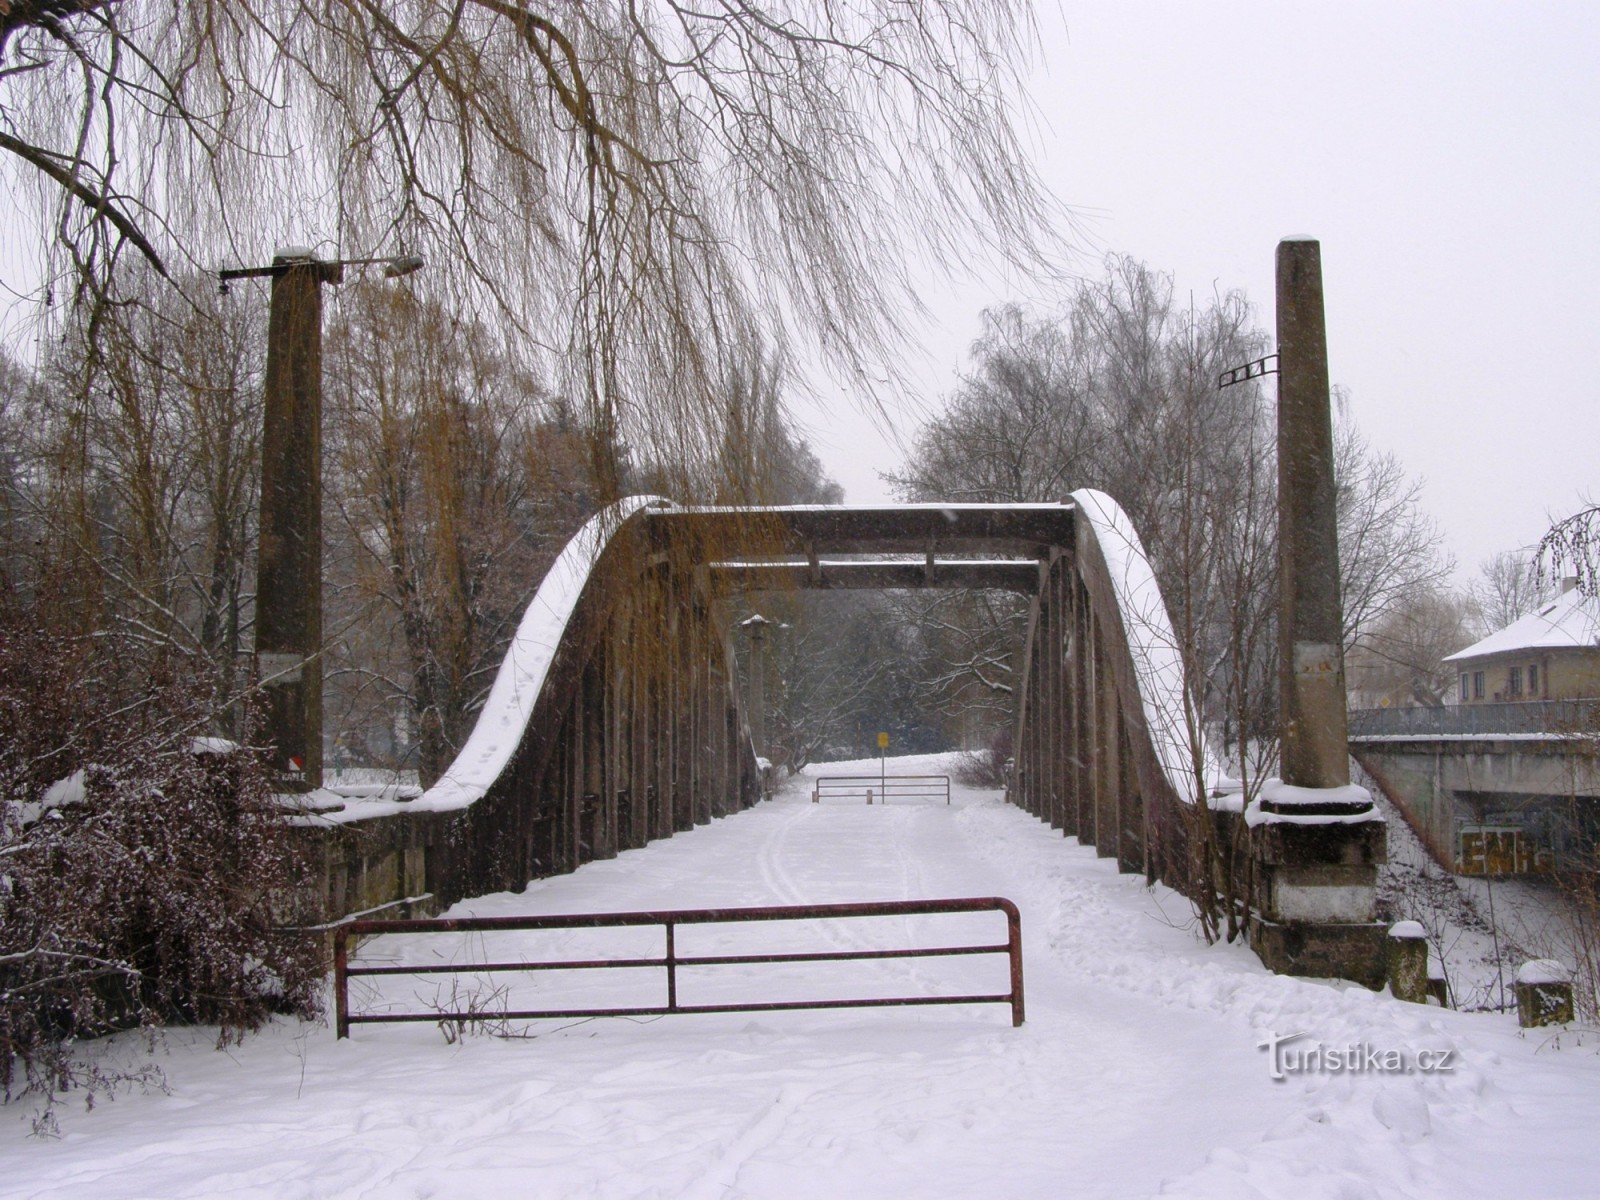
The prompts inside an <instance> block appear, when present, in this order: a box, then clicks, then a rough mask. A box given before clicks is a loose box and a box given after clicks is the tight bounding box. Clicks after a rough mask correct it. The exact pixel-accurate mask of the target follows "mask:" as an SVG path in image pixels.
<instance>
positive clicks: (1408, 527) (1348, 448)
mask: <svg viewBox="0 0 1600 1200" xmlns="http://www.w3.org/2000/svg"><path fill="white" fill-rule="evenodd" d="M1335 398H1336V400H1338V401H1339V404H1340V407H1341V408H1343V407H1344V403H1343V398H1342V397H1340V396H1337V395H1336V397H1335ZM1333 454H1334V474H1335V477H1336V479H1337V481H1338V494H1337V500H1336V503H1337V505H1338V518H1339V573H1340V575H1341V577H1342V578H1341V581H1340V591H1341V598H1342V602H1343V604H1344V638H1345V646H1346V648H1347V649H1349V648H1351V647H1354V646H1357V645H1360V644H1361V643H1362V641H1363V640H1364V639H1365V638H1366V637H1367V636H1368V635H1369V632H1370V631H1371V630H1372V629H1373V628H1374V627H1376V625H1377V624H1378V623H1379V622H1380V621H1382V620H1383V618H1384V617H1385V616H1386V615H1388V613H1390V612H1391V611H1392V610H1394V609H1396V608H1398V607H1399V606H1400V605H1402V604H1403V603H1404V602H1405V601H1406V600H1407V599H1408V597H1410V596H1411V595H1412V594H1414V593H1415V592H1417V591H1426V590H1428V589H1431V588H1435V587H1437V586H1439V585H1440V584H1441V583H1443V581H1444V580H1445V578H1446V577H1447V576H1448V575H1449V573H1450V571H1451V569H1452V568H1453V566H1454V565H1455V564H1454V562H1453V561H1452V560H1451V559H1450V558H1448V557H1447V556H1445V555H1443V554H1441V553H1440V551H1439V544H1440V541H1441V540H1442V539H1441V536H1440V533H1439V527H1438V524H1437V523H1436V522H1435V521H1434V520H1433V518H1432V517H1430V516H1428V515H1427V514H1426V513H1425V512H1424V511H1423V509H1422V504H1421V500H1422V484H1421V483H1420V482H1418V481H1417V480H1415V479H1413V478H1411V477H1410V476H1409V475H1407V474H1406V470H1405V468H1404V467H1403V466H1402V465H1401V463H1400V460H1399V459H1398V458H1396V457H1395V456H1394V455H1393V454H1389V453H1386V452H1377V451H1374V450H1373V449H1372V448H1371V446H1370V445H1369V444H1368V443H1367V440H1366V439H1365V438H1364V437H1362V435H1361V433H1360V431H1359V430H1358V429H1357V428H1356V427H1355V425H1354V423H1353V422H1350V421H1348V420H1342V421H1338V422H1337V423H1336V428H1335V432H1334V450H1333Z"/></svg>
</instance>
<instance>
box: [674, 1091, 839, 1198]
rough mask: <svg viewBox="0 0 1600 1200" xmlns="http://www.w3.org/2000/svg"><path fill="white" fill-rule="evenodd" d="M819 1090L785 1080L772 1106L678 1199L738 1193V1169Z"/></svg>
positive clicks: (718, 1196)
mask: <svg viewBox="0 0 1600 1200" xmlns="http://www.w3.org/2000/svg"><path fill="white" fill-rule="evenodd" d="M816 1093H817V1089H814V1088H802V1087H800V1086H799V1085H798V1084H793V1083H786V1084H784V1085H783V1087H782V1088H780V1089H779V1091H778V1095H777V1098H776V1099H775V1100H774V1101H773V1102H772V1107H770V1108H769V1109H767V1111H766V1112H764V1113H762V1114H761V1116H760V1117H758V1118H757V1119H756V1120H755V1122H754V1123H753V1124H751V1125H750V1126H749V1127H747V1128H746V1129H745V1131H744V1132H743V1133H741V1134H740V1135H739V1136H738V1137H736V1138H734V1139H733V1141H732V1142H731V1143H729V1145H728V1147H727V1149H725V1150H723V1151H722V1152H721V1153H720V1154H719V1155H717V1157H716V1160H715V1161H714V1162H712V1164H711V1166H710V1167H709V1168H707V1170H706V1171H705V1172H704V1173H703V1174H701V1175H700V1176H699V1177H698V1178H696V1179H694V1180H693V1181H691V1182H690V1184H689V1186H688V1187H686V1188H684V1190H683V1191H681V1192H679V1193H678V1197H679V1200H727V1198H728V1197H729V1196H734V1195H737V1194H738V1192H737V1184H738V1180H739V1172H740V1170H741V1169H742V1168H743V1167H744V1165H745V1164H746V1163H747V1162H749V1161H750V1160H751V1159H752V1158H754V1157H755V1156H756V1155H757V1154H759V1153H760V1152H761V1151H762V1150H763V1149H764V1148H766V1147H767V1146H770V1145H771V1144H772V1143H773V1142H775V1141H777V1140H778V1138H779V1136H781V1135H782V1133H783V1128H784V1126H785V1125H786V1124H787V1123H788V1122H789V1119H790V1118H791V1117H793V1116H794V1114H795V1112H796V1111H797V1110H798V1109H799V1108H800V1106H801V1105H802V1104H804V1103H805V1102H806V1101H807V1100H809V1099H811V1097H812V1096H814V1095H816Z"/></svg>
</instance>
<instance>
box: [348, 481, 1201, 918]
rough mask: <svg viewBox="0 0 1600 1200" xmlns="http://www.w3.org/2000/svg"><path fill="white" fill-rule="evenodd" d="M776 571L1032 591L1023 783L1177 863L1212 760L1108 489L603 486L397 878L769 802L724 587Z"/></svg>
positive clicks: (567, 865) (532, 606) (443, 899)
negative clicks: (781, 490)
mask: <svg viewBox="0 0 1600 1200" xmlns="http://www.w3.org/2000/svg"><path fill="white" fill-rule="evenodd" d="M841 556H849V557H841ZM773 587H783V588H808V587H812V588H838V587H875V588H918V587H998V588H1006V589H1009V590H1012V591H1015V592H1020V593H1022V594H1024V595H1027V596H1029V597H1030V613H1029V621H1028V630H1027V636H1026V645H1025V648H1024V650H1023V655H1022V663H1023V670H1022V673H1021V678H1020V681H1019V682H1020V691H1019V694H1018V705H1017V710H1018V711H1017V728H1016V733H1015V738H1014V747H1015V760H1014V769H1013V771H1012V773H1011V776H1010V779H1009V783H1008V789H1007V794H1008V798H1009V799H1010V800H1011V801H1012V802H1013V803H1016V804H1018V805H1019V806H1021V807H1022V808H1024V809H1026V810H1027V811H1028V812H1030V813H1033V814H1034V815H1036V816H1037V817H1039V818H1040V819H1041V820H1044V821H1047V822H1049V823H1050V824H1051V825H1052V826H1053V827H1055V828H1058V829H1060V830H1062V832H1063V833H1064V834H1072V835H1076V836H1077V837H1078V838H1079V839H1080V840H1081V841H1082V842H1084V843H1085V844H1092V845H1094V846H1095V847H1096V848H1097V850H1098V851H1099V853H1100V854H1101V855H1103V856H1107V857H1112V858H1114V859H1116V861H1117V864H1118V866H1119V868H1120V869H1122V870H1127V871H1135V872H1142V873H1144V874H1145V875H1146V876H1147V877H1148V878H1151V879H1155V878H1166V879H1168V880H1169V881H1170V882H1173V883H1181V881H1182V878H1183V874H1182V867H1183V855H1184V845H1185V841H1184V838H1185V831H1186V828H1187V824H1188V823H1187V821H1185V820H1184V812H1183V810H1184V808H1185V807H1186V806H1187V805H1189V804H1190V803H1192V801H1193V799H1194V797H1195V796H1196V795H1197V794H1199V792H1200V791H1201V789H1206V788H1210V787H1211V786H1212V785H1213V784H1215V783H1216V782H1217V781H1218V780H1220V778H1221V772H1220V769H1219V768H1218V766H1217V764H1216V760H1215V759H1214V757H1212V756H1211V755H1210V752H1209V749H1208V748H1207V747H1206V746H1205V743H1204V738H1203V736H1202V735H1201V734H1200V733H1199V731H1198V728H1197V722H1196V720H1195V718H1194V711H1193V706H1192V705H1190V704H1189V703H1188V701H1187V699H1186V695H1185V687H1186V684H1185V680H1184V675H1183V669H1182V660H1181V656H1180V655H1179V654H1178V648H1177V644H1176V642H1175V640H1174V638H1173V635H1172V629H1171V626H1170V623H1169V621H1168V618H1167V613H1166V609H1165V606H1164V604H1163V602H1162V599H1161V595H1160V591H1159V589H1158V588H1157V586H1156V583H1155V577H1154V574H1153V572H1152V571H1151V570H1150V566H1149V563H1148V561H1147V560H1146V558H1145V555H1144V552H1143V549H1142V547H1141V545H1140V543H1139V539H1138V536H1137V534H1136V532H1135V531H1134V530H1133V527H1132V525H1131V523H1130V522H1129V521H1128V518H1127V516H1126V514H1124V513H1123V512H1122V510H1121V509H1120V508H1119V507H1118V506H1117V505H1116V503H1115V501H1113V500H1112V499H1111V498H1110V497H1109V496H1106V495H1105V494H1104V493H1101V492H1095V491H1080V492H1076V493H1074V494H1073V495H1072V497H1071V498H1070V499H1068V500H1066V501H1063V502H1061V503H1058V504H1020V505H974V504H921V505H884V506H797V507H786V508H697V507H685V506H679V505H676V504H674V503H672V502H671V501H668V500H665V499H663V498H661V497H648V496H646V497H632V498H629V499H627V500H624V501H622V502H620V503H618V504H616V505H613V506H611V507H610V508H608V509H606V510H605V511H603V512H601V513H599V514H597V515H596V516H595V517H594V518H592V519H591V520H590V521H589V522H588V523H587V524H586V525H585V526H584V528H583V529H582V530H580V531H579V533H578V534H577V535H576V536H575V537H574V538H573V539H572V540H571V542H570V543H569V544H568V545H567V547H566V548H565V550H564V551H563V552H562V554H561V555H560V556H559V557H558V559H557V560H556V563H555V564H554V565H553V566H552V568H551V570H550V571H549V573H548V574H547V575H546V577H545V579H544V581H543V582H542V583H541V584H540V586H539V588H538V589H537V591H536V593H535V594H534V596H533V598H532V600H531V601H530V603H529V605H528V608H527V610H526V612H525V613H524V615H523V618H522V620H521V622H520V624H519V627H518V629H517V631H516V634H515V635H514V637H513V639H512V641H511V644H510V646H509V648H508V650H507V653H506V656H505V659H504V661H503V663H502V665H501V667H500V670H499V673H498V675H497V677H496V679H495V682H494V685H493V687H492V689H491V691H490V694H489V697H488V700H487V702H486V703H485V705H484V708H483V711H482V712H481V714H480V715H479V718H478V721H477V724H476V726H475V727H474V729H473V731H472V733H471V734H470V735H469V737H468V739H467V741H466V743H465V744H464V745H463V747H462V749H461V752H460V753H459V754H458V755H457V757H456V759H455V761H454V762H453V763H452V765H451V766H450V767H449V769H448V770H447V771H446V772H445V773H444V774H443V776H442V777H441V778H440V779H439V780H438V782H437V783H435V784H434V785H433V786H432V787H430V788H429V789H428V790H427V791H426V792H425V793H424V794H423V795H422V796H421V797H420V798H419V799H417V800H415V801H413V802H412V803H410V804H408V805H405V806H404V811H399V810H398V807H397V808H396V809H394V810H391V811H390V812H389V813H388V815H390V816H392V817H394V818H396V819H397V820H399V821H401V822H403V823H404V824H405V826H406V832H404V833H402V834H400V835H398V836H396V835H395V834H394V833H393V830H392V829H391V830H390V831H389V836H387V837H384V836H378V837H376V838H372V839H369V841H370V842H371V846H372V850H373V856H381V852H384V851H393V854H391V855H390V857H393V856H394V855H398V856H399V858H398V859H397V860H396V861H397V862H398V863H399V865H398V866H397V867H396V868H395V869H394V871H392V872H390V873H391V874H396V873H397V874H399V875H402V876H404V877H405V878H404V881H403V882H402V883H401V884H400V885H399V890H400V891H410V892H416V891H417V890H418V889H423V888H425V889H426V891H427V892H428V893H431V895H432V897H433V899H434V902H435V903H436V904H448V903H451V902H453V901H454V900H457V899H460V898H462V897H465V896H470V895H479V894H484V893H487V892H492V891H498V890H504V889H516V888H520V887H522V886H523V885H524V884H526V883H527V882H528V881H529V880H530V879H534V878H538V877H540V876H545V875H551V874H558V873H561V872H565V871H570V870H573V869H575V868H576V867H577V866H579V865H581V864H582V863H583V862H586V861H589V860H590V859H594V858H605V857H610V856H612V855H614V854H616V853H617V852H618V851H620V850H624V849H629V848H632V847H637V846H642V845H644V844H646V843H647V842H649V841H652V840H655V839H657V838H660V837H666V836H669V835H671V834H672V833H674V832H678V831H680V830H684V829H687V828H689V827H691V826H692V825H694V824H696V823H703V822H705V821H708V820H710V819H711V818H713V817H716V816H721V815H725V814H727V813H730V812H733V811H735V810H736V809H738V808H742V807H748V806H749V805H751V804H754V803H756V802H757V800H759V798H760V796H761V778H760V771H759V767H758V764H757V761H756V757H755V754H754V750H753V747H752V744H751V741H750V736H749V722H748V720H747V719H746V715H745V712H744V709H743V704H742V700H741V697H740V695H739V691H738V687H737V673H736V671H735V669H734V660H733V654H732V645H731V640H730V637H729V630H728V628H727V627H726V626H727V622H726V620H725V619H724V618H723V617H722V616H721V614H720V612H719V608H720V606H719V604H718V598H719V596H722V595H725V594H727V593H728V592H734V591H742V590H758V589H768V588H773ZM1197 764H1198V766H1197ZM373 832H376V830H373ZM385 861H387V860H385ZM361 869H362V870H365V869H366V858H365V857H364V858H363V866H362V868H361ZM368 873H369V874H370V871H368ZM369 882H370V881H369ZM335 890H338V891H342V892H344V893H346V899H345V902H344V903H343V904H342V905H340V903H339V901H338V900H335V901H334V902H333V906H334V907H343V908H344V911H351V910H352V908H355V907H361V906H367V907H370V906H371V905H372V902H373V901H374V900H376V899H377V897H375V896H374V895H373V894H372V888H371V887H370V886H366V885H365V884H363V883H362V882H361V881H357V880H347V881H346V882H345V884H344V885H343V886H342V887H341V888H337V889H335Z"/></svg>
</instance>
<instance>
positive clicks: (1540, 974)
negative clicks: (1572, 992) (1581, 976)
mask: <svg viewBox="0 0 1600 1200" xmlns="http://www.w3.org/2000/svg"><path fill="white" fill-rule="evenodd" d="M1517 982H1518V983H1522V984H1527V985H1529V986H1531V987H1540V986H1545V985H1548V984H1552V983H1571V982H1572V971H1571V969H1570V968H1569V967H1568V966H1567V964H1566V963H1564V962H1562V961H1561V960H1560V959H1558V958H1533V959H1529V960H1528V961H1527V962H1525V963H1523V964H1522V965H1521V966H1520V967H1518V968H1517Z"/></svg>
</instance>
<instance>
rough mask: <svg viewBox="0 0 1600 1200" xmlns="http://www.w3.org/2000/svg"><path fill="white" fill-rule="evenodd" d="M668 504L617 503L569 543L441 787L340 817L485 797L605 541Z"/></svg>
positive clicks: (654, 499) (644, 499) (453, 806)
mask: <svg viewBox="0 0 1600 1200" xmlns="http://www.w3.org/2000/svg"><path fill="white" fill-rule="evenodd" d="M664 503H666V501H664V500H662V499H661V498H660V497H658V496H630V497H628V498H627V499H626V500H619V501H618V502H617V503H615V504H613V505H611V506H610V507H608V508H606V509H603V510H602V511H600V512H598V513H596V514H595V515H594V516H593V517H591V518H590V519H589V521H588V523H587V524H585V525H584V527H583V528H582V529H580V530H579V531H578V532H577V534H575V535H574V536H573V538H572V540H571V541H570V542H568V543H567V545H566V548H565V549H564V550H562V551H561V554H560V556H559V557H558V558H557V559H556V561H555V562H554V563H553V564H552V565H551V567H550V570H549V572H548V573H547V574H546V575H545V577H544V580H543V582H541V583H540V584H539V590H538V591H537V592H535V593H534V596H533V599H532V600H531V601H530V602H529V604H528V608H527V611H526V612H524V613H523V616H522V621H521V622H520V623H519V624H518V626H517V632H516V633H515V634H514V635H513V636H512V638H511V644H510V646H509V647H507V649H506V655H505V659H504V660H503V661H502V662H501V664H500V671H499V674H497V675H496V676H495V679H494V686H493V687H492V688H491V689H490V690H489V698H488V700H487V701H485V702H484V706H483V711H482V712H481V713H479V714H478V721H477V724H476V725H474V726H473V727H472V733H471V734H470V735H468V737H467V741H466V745H464V746H462V747H461V753H459V754H458V755H456V759H455V761H454V762H453V763H451V764H450V766H449V768H448V769H447V770H446V771H445V773H444V774H443V775H442V776H440V778H439V781H438V782H437V783H435V784H434V785H433V786H432V787H431V788H429V789H428V790H427V791H426V792H424V793H423V794H422V797H421V798H420V799H418V800H415V801H413V802H411V803H410V804H405V805H401V804H400V803H396V802H394V801H390V802H388V803H387V804H386V803H383V802H378V801H371V800H369V801H367V802H366V803H364V804H361V805H359V806H354V807H351V806H347V808H346V811H345V813H344V814H341V815H342V816H344V817H345V818H346V819H362V818H366V817H375V816H384V815H387V814H389V813H391V812H396V811H399V810H400V809H401V808H402V807H404V808H407V809H411V810H414V811H421V812H451V811H455V810H457V809H462V808H466V807H467V806H468V805H470V804H472V803H474V802H475V801H477V800H480V799H482V798H483V794H484V793H485V792H486V791H488V790H489V786H490V785H491V784H493V783H494V781H495V780H496V779H498V778H499V777H500V772H501V771H503V770H505V767H506V764H507V763H508V762H510V761H511V756H512V755H513V754H514V753H515V752H516V749H517V746H518V744H519V743H520V742H521V741H522V732H523V730H524V729H526V728H527V725H528V718H529V717H530V716H532V714H533V704H534V701H535V700H536V699H537V698H538V696H539V689H540V688H542V687H543V686H544V678H545V673H546V672H547V671H548V670H549V669H550V662H551V659H552V658H553V657H554V656H555V652H556V647H557V646H558V645H559V644H560V642H561V635H562V634H563V633H564V632H565V631H566V628H567V622H568V621H569V620H571V618H572V613H573V610H574V609H575V608H576V607H577V603H578V597H579V595H580V594H581V593H582V592H583V585H584V584H585V583H587V582H588V580H589V571H590V570H591V568H593V566H594V564H595V562H596V561H598V559H599V557H600V552H601V551H602V550H603V549H605V544H606V541H607V539H608V538H609V537H610V536H611V534H612V533H613V532H614V531H615V530H616V529H617V528H618V527H619V526H620V525H621V524H622V523H623V522H624V521H626V520H627V519H628V518H629V517H631V516H632V515H633V514H634V513H636V512H638V511H639V510H640V509H643V508H647V507H649V506H650V505H653V504H664Z"/></svg>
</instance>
